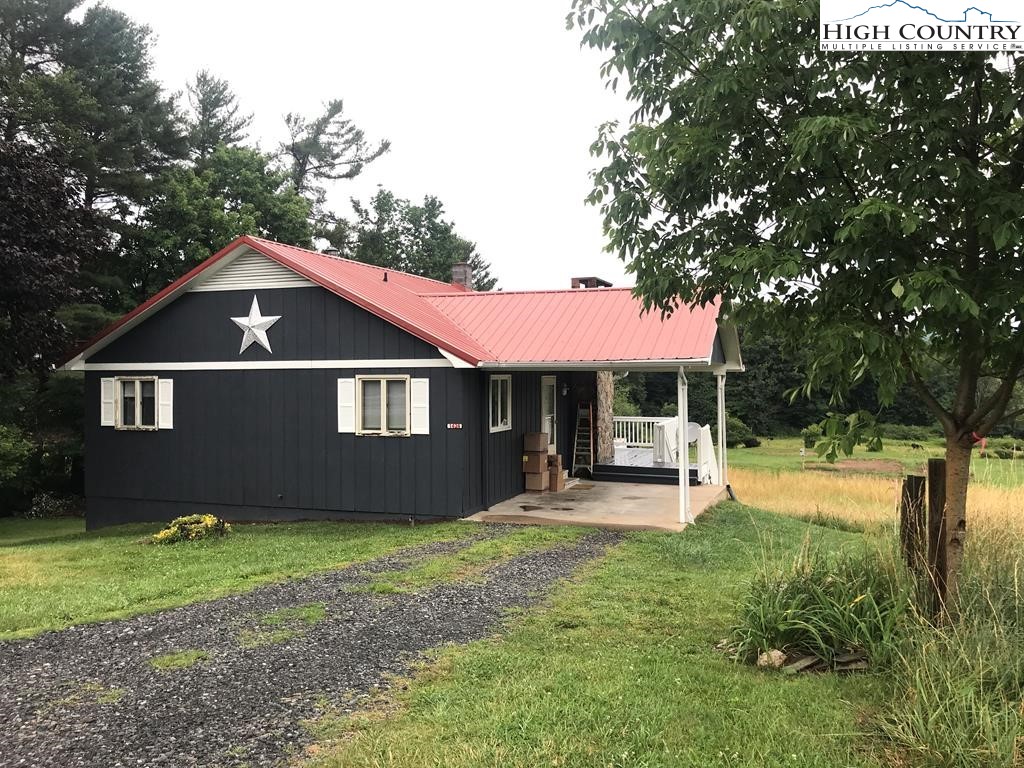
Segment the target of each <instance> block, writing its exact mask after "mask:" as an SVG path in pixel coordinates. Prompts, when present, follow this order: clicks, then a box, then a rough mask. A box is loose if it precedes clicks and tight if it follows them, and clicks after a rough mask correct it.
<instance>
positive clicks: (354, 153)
mask: <svg viewBox="0 0 1024 768" xmlns="http://www.w3.org/2000/svg"><path fill="white" fill-rule="evenodd" d="M344 109H345V105H344V103H343V102H342V100H341V99H333V100H332V101H329V102H327V104H326V105H325V106H324V112H323V114H322V115H320V116H319V117H316V118H313V119H312V120H310V119H308V118H305V117H303V116H302V115H298V114H295V113H292V112H290V113H288V114H287V115H285V118H284V121H285V125H286V126H287V128H288V141H286V142H284V143H283V144H282V145H281V153H282V154H283V155H284V156H285V157H286V158H288V160H289V170H290V173H291V181H292V184H293V185H294V187H295V190H296V191H297V192H299V193H300V194H308V195H311V196H312V198H313V200H314V201H316V202H317V203H321V202H323V197H324V194H325V190H324V188H323V183H324V182H325V181H332V180H338V179H353V178H355V177H356V176H358V175H359V174H360V173H362V171H363V168H365V167H366V165H367V164H368V163H372V162H373V161H374V160H376V159H377V158H379V157H380V156H381V155H383V154H384V153H385V152H387V151H388V150H389V149H390V148H391V142H389V141H386V140H385V141H381V142H380V143H379V144H378V145H376V146H375V147H374V146H371V145H370V143H369V142H368V141H367V140H366V135H365V134H364V133H363V131H362V129H360V128H358V127H356V125H355V123H353V122H352V121H351V120H349V119H348V118H347V117H345V116H344Z"/></svg>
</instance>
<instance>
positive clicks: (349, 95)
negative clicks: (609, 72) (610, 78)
mask: <svg viewBox="0 0 1024 768" xmlns="http://www.w3.org/2000/svg"><path fill="white" fill-rule="evenodd" d="M107 2H108V5H110V6H112V7H114V8H118V9H120V10H122V11H124V12H125V13H127V14H128V15H130V16H131V17H132V18H133V19H135V20H136V21H139V22H141V23H144V24H148V25H149V26H150V27H151V28H152V30H153V32H154V33H155V35H156V45H155V50H154V63H155V66H156V74H157V76H158V77H159V78H160V79H161V80H162V81H163V83H164V84H165V85H166V87H167V88H168V90H171V91H179V90H184V86H185V83H186V81H187V80H188V79H190V78H191V77H192V76H193V75H194V74H195V72H196V71H197V70H199V69H203V68H206V69H209V70H210V71H211V72H213V73H214V74H216V75H217V76H219V77H222V78H224V79H226V80H228V81H229V82H230V83H231V85H232V87H233V88H234V90H235V92H236V94H237V95H238V98H239V101H240V103H241V106H242V108H243V109H244V110H245V111H248V112H253V113H255V116H256V119H255V122H254V124H253V129H252V132H251V138H252V139H255V140H257V141H258V142H259V143H260V144H261V146H262V147H263V148H264V149H273V148H276V146H277V144H278V142H279V141H281V140H282V139H283V138H284V123H283V119H282V117H283V115H284V114H285V113H286V112H289V111H294V112H299V113H302V114H305V115H308V116H312V115H314V114H316V113H318V112H319V111H320V108H321V104H322V103H323V102H325V101H327V100H328V99H330V98H337V97H340V98H343V99H344V100H345V113H346V115H347V116H349V117H351V118H352V119H353V120H354V121H355V122H356V124H357V125H359V126H360V127H361V128H363V129H364V130H365V132H366V134H367V137H368V138H370V139H371V140H373V139H379V138H388V139H390V140H391V143H392V148H391V151H390V152H389V153H388V154H387V155H385V156H384V157H383V158H381V159H379V160H377V161H376V162H374V163H373V164H371V165H370V166H368V167H367V168H366V170H364V172H363V174H362V175H361V176H360V177H359V178H357V179H355V180H353V181H348V182H344V181H343V182H337V183H336V184H335V185H334V187H333V188H332V190H331V198H330V202H331V204H332V208H333V209H334V210H337V211H339V212H344V213H348V212H349V211H350V207H349V205H348V199H349V198H350V197H353V196H355V197H358V198H360V199H362V200H366V199H368V198H369V197H370V196H371V195H372V194H373V193H374V192H375V191H376V187H377V185H378V184H381V185H383V186H385V187H386V188H388V189H390V190H392V191H394V192H395V193H396V194H398V195H399V196H401V197H406V198H409V199H412V200H422V198H423V196H424V195H426V194H433V195H436V196H437V197H439V198H440V199H441V201H442V202H443V203H444V204H445V206H446V210H447V217H448V218H449V219H451V220H454V221H455V223H456V228H457V231H458V232H459V234H461V235H462V236H463V237H466V238H468V239H470V240H473V241H475V242H476V243H477V246H478V250H479V251H480V253H481V254H482V255H483V256H484V257H485V258H486V259H488V260H489V261H490V262H491V263H492V265H493V270H492V272H493V273H494V274H496V275H497V276H498V278H499V286H500V287H501V288H504V289H506V290H514V289H522V288H562V287H565V288H568V287H569V278H570V277H572V276H574V275H593V274H596V275H598V276H599V277H604V278H606V279H608V280H611V281H612V282H613V283H614V284H616V285H625V284H632V281H627V280H626V278H625V276H624V275H625V273H624V269H623V264H622V262H620V261H619V260H618V259H617V258H616V257H615V256H614V255H612V254H609V253H605V252H604V250H603V249H604V245H605V240H604V236H603V233H602V231H601V217H600V213H599V211H598V209H596V208H594V207H592V206H588V205H586V204H585V203H584V202H583V199H584V197H585V196H586V195H587V193H588V192H589V191H590V189H591V182H590V179H589V176H588V172H589V171H590V170H591V169H593V168H594V167H596V166H597V164H598V161H597V160H596V159H595V158H592V157H590V155H589V147H590V144H591V142H592V141H593V140H594V138H595V137H596V135H597V126H598V125H599V124H600V123H602V122H604V121H606V120H612V119H619V120H623V121H624V119H625V118H626V117H627V116H628V114H629V109H628V106H627V104H626V101H625V98H624V97H623V96H621V95H617V94H613V93H611V92H609V91H607V90H606V89H605V87H604V84H603V83H602V81H601V79H600V77H599V73H598V67H599V65H600V62H601V56H600V55H599V54H597V53H595V52H593V51H590V50H589V49H587V50H582V49H581V48H580V46H579V31H578V30H575V29H574V30H571V31H569V30H566V29H565V15H566V14H567V13H568V11H569V2H568V0H517V2H515V3H511V4H509V3H500V4H499V3H497V2H493V0H391V1H390V2H372V1H371V2H367V1H366V0H363V2H356V1H355V0H338V2H330V3H328V2H322V1H321V2H316V1H315V0H288V2H273V3H271V2H260V1H259V0H255V1H251V0H250V1H249V2H243V1H242V0H175V2H153V0H107Z"/></svg>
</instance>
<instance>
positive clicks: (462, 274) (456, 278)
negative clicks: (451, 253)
mask: <svg viewBox="0 0 1024 768" xmlns="http://www.w3.org/2000/svg"><path fill="white" fill-rule="evenodd" d="M452 282H453V283H456V284H458V285H463V286H465V287H466V288H468V289H469V290H473V267H471V266H470V265H469V262H468V261H457V262H456V263H454V264H452Z"/></svg>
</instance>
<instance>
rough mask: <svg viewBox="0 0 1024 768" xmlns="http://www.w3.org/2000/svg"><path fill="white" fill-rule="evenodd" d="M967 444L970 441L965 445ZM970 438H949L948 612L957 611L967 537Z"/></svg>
mask: <svg viewBox="0 0 1024 768" xmlns="http://www.w3.org/2000/svg"><path fill="white" fill-rule="evenodd" d="M964 443H967V445H966V446H965V445H964ZM971 451H972V446H971V445H970V438H969V437H968V436H964V437H961V438H959V439H957V438H951V437H949V436H947V438H946V509H945V548H946V572H947V574H948V577H947V582H946V594H945V606H946V612H947V613H950V612H951V611H952V612H955V611H956V599H957V580H958V576H959V573H960V563H961V561H962V560H963V555H964V540H965V538H966V536H967V483H968V481H969V480H970V474H971Z"/></svg>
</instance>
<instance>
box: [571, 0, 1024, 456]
mask: <svg viewBox="0 0 1024 768" xmlns="http://www.w3.org/2000/svg"><path fill="white" fill-rule="evenodd" d="M574 6H575V9H576V11H575V13H574V15H573V16H572V17H571V19H570V21H571V22H572V23H575V24H578V25H579V26H580V27H581V28H582V29H583V34H584V41H585V43H586V44H589V45H590V46H592V47H595V48H598V49H601V50H604V51H606V52H608V54H609V59H608V62H607V64H606V65H605V67H604V70H603V71H604V73H605V75H606V76H607V77H608V78H609V79H611V80H612V81H613V82H614V81H615V79H616V76H617V75H618V74H620V73H621V74H623V75H626V76H628V78H629V82H630V84H631V85H630V91H629V93H630V96H631V97H633V98H634V99H635V100H636V101H637V102H638V110H637V112H636V115H635V120H634V123H633V125H632V126H631V127H630V128H629V130H628V131H626V132H625V133H624V134H623V133H619V132H617V129H616V128H615V126H605V127H604V128H603V129H602V131H601V134H600V136H599V138H598V140H597V142H595V144H594V148H593V149H594V152H595V153H596V154H598V155H601V156H603V157H604V158H605V160H606V165H605V167H604V168H603V169H601V170H600V171H599V172H598V173H597V175H596V178H595V189H594V192H593V194H592V197H591V199H592V201H593V202H595V203H600V204H602V205H603V211H604V214H605V223H606V227H607V230H608V234H609V237H610V239H611V243H612V245H613V247H615V248H616V249H617V250H618V251H619V253H620V255H621V256H622V257H623V258H624V259H626V260H627V261H628V263H629V268H630V270H631V271H632V272H634V273H635V274H636V276H637V280H638V288H639V290H640V292H641V293H642V295H643V296H644V298H645V301H646V302H647V303H648V304H649V305H650V306H654V307H660V308H663V309H666V310H669V309H670V308H671V304H672V302H673V301H674V300H675V298H676V297H677V296H686V297H694V298H696V299H697V300H698V301H708V300H711V299H713V298H715V297H716V296H721V297H723V298H724V299H725V300H726V302H727V304H728V306H729V307H730V311H731V312H733V313H734V314H735V315H736V317H737V318H739V319H741V320H742V319H747V320H749V321H751V322H754V321H756V322H758V323H760V324H762V325H763V326H765V327H770V328H772V329H774V330H775V331H776V332H777V333H778V335H779V336H780V338H782V339H784V340H787V342H788V343H790V345H791V346H793V347H797V346H806V347H807V348H809V349H811V350H812V352H813V356H812V358H811V360H810V362H809V364H808V365H807V366H806V369H805V371H804V373H805V375H806V386H805V388H806V391H813V390H814V389H816V388H819V387H826V388H828V389H829V391H831V392H832V393H833V394H834V395H835V396H837V397H840V396H843V395H845V394H847V393H848V392H849V391H850V390H851V389H852V387H853V386H854V385H856V384H857V383H858V382H860V381H862V380H864V379H865V378H870V379H871V380H873V381H875V382H876V383H877V385H878V386H879V389H880V392H881V395H882V399H883V401H885V402H889V401H891V400H892V399H893V397H894V396H895V394H896V392H897V390H898V388H899V387H900V385H902V384H903V383H904V382H907V381H909V382H911V383H912V384H913V385H914V386H915V387H916V388H918V390H919V394H920V396H921V397H922V399H924V400H926V401H928V402H929V405H930V406H931V407H932V410H933V412H934V414H935V417H936V418H937V419H939V420H940V421H942V423H943V425H944V427H946V431H947V433H949V434H950V435H951V436H952V438H953V439H954V440H957V441H959V440H961V439H963V437H964V435H965V434H966V433H969V432H970V431H972V430H976V431H979V432H980V433H984V432H985V431H987V430H988V429H990V428H991V427H992V426H993V425H994V424H995V423H996V422H997V421H998V420H999V417H1000V416H1001V414H1002V409H1003V408H1004V407H1005V405H1006V402H1007V401H1008V398H1009V395H1010V393H1011V392H1012V389H1013V384H1014V383H1015V382H1016V379H1017V377H1018V376H1019V375H1020V373H1021V370H1022V367H1024V348H1022V346H1021V335H1020V330H1019V328H1020V313H1021V305H1020V297H1021V296H1022V295H1024V277H1022V276H1021V274H1020V273H1019V271H1018V270H1016V269H1015V268H1013V267H1012V266H1010V265H1012V264H1013V263H1014V257H1015V255H1016V254H1019V248H1020V241H1021V237H1022V234H1024V232H1022V231H1021V227H1020V221H1021V220H1022V215H1024V192H1022V183H1024V163H1022V162H1021V159H1022V158H1024V144H1022V142H1021V140H1020V139H1021V134H1022V131H1024V128H1022V125H1024V124H1022V119H1024V105H1022V103H1021V99H1020V93H1021V90H1022V86H1024V65H1022V63H1021V62H1022V58H1021V57H1020V56H1017V55H1010V56H1008V57H990V56H986V55H983V54H967V55H957V56H929V57H923V58H907V57H887V58H876V57H865V56H861V55H857V54H849V55H848V54H842V53H829V54H821V53H819V52H818V51H817V50H816V35H817V4H816V3H812V2H807V1H798V0H789V1H787V2H780V3H762V2H753V1H751V0H731V2H724V3H723V2H718V0H715V1H712V0H702V1H701V0H698V2H689V3H681V2H671V3H664V4H660V5H658V6H656V7H647V8H645V9H644V12H643V13H641V12H638V11H634V10H633V6H630V5H623V4H620V3H616V2H609V1H608V0H577V1H576V2H575V3H574ZM779 29H785V30H786V34H785V35H779V34H777V30H779ZM769 38H770V39H771V41H772V43H771V45H765V41H767V40H768V39H769ZM869 85H870V87H869ZM923 137H927V139H925V138H923ZM996 286H998V287H999V290H998V291H996V290H994V289H995V287H996ZM997 294H998V295H997ZM809 328H813V329H814V332H813V333H808V329H809ZM928 357H931V358H936V359H939V360H941V361H942V362H943V363H944V365H945V366H946V367H947V368H950V369H953V370H955V371H957V372H958V373H959V374H960V376H959V381H958V393H957V399H956V402H947V403H945V404H940V403H938V402H937V401H936V402H934V403H933V402H931V400H932V399H933V394H932V393H931V392H929V391H927V390H926V389H924V387H923V381H922V375H921V371H922V365H923V361H924V360H925V359H926V358H928ZM986 372H988V373H991V374H992V375H994V376H995V377H997V378H998V379H1000V381H1001V382H1002V385H1001V386H1000V387H999V389H998V390H997V391H996V392H994V393H993V394H992V396H991V397H989V398H986V399H985V400H983V401H980V402H979V401H978V400H977V398H976V397H975V396H976V395H977V384H978V379H979V377H981V376H982V374H983V373H986Z"/></svg>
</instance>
